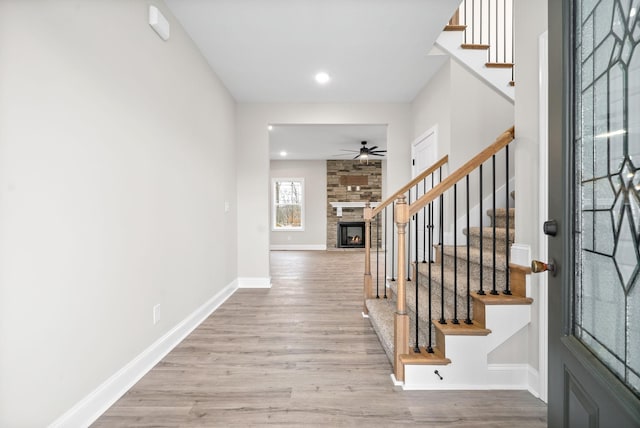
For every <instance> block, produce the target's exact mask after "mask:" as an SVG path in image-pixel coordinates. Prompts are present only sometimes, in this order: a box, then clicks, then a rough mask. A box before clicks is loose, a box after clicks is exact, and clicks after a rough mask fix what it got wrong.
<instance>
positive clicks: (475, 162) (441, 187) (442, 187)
mask: <svg viewBox="0 0 640 428" xmlns="http://www.w3.org/2000/svg"><path fill="white" fill-rule="evenodd" d="M514 137H515V128H514V127H513V126H512V127H511V128H509V129H507V130H506V131H504V132H503V133H502V134H500V136H499V137H498V138H497V139H496V141H494V142H493V144H491V145H490V146H489V147H487V148H486V149H484V150H483V151H481V152H480V153H478V154H477V155H476V156H474V157H473V158H472V159H471V160H470V161H469V162H467V163H465V164H464V165H462V166H461V167H460V168H458V169H457V170H456V171H455V172H453V173H451V174H449V175H448V176H447V178H445V179H444V180H442V181H441V182H440V183H438V184H437V185H436V187H434V188H433V189H431V190H429V191H428V192H427V193H425V194H424V195H422V196H421V197H420V198H419V199H417V200H416V201H415V202H414V203H412V204H411V205H410V206H409V217H411V216H412V215H414V214H415V213H417V212H418V211H420V210H421V209H422V208H423V207H424V206H426V205H427V204H428V203H430V202H432V201H433V200H434V199H436V198H437V197H438V196H440V195H441V194H443V193H444V192H446V191H447V190H448V189H449V188H451V187H453V185H454V184H456V183H457V182H458V181H460V180H462V179H463V178H464V177H466V176H467V175H468V174H470V173H471V172H472V171H473V170H474V169H476V168H477V167H479V166H480V165H481V164H482V163H484V162H485V161H487V160H488V159H490V158H491V156H493V155H495V154H496V153H498V152H499V151H500V150H501V149H502V148H503V147H505V146H506V145H507V144H509V143H510V142H511V141H513V139H514Z"/></svg>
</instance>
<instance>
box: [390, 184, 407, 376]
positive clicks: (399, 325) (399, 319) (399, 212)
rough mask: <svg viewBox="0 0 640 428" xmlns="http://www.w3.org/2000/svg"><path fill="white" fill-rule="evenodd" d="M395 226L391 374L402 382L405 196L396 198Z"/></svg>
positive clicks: (405, 311)
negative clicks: (395, 245)
mask: <svg viewBox="0 0 640 428" xmlns="http://www.w3.org/2000/svg"><path fill="white" fill-rule="evenodd" d="M395 217H396V226H397V229H398V291H397V293H396V297H397V306H396V314H395V320H394V321H395V322H394V329H395V335H394V347H393V353H394V355H393V374H394V375H395V377H396V380H398V381H404V364H402V362H401V361H400V356H401V355H403V354H408V353H409V315H407V307H406V306H407V303H406V277H407V275H406V272H405V268H406V266H407V253H406V249H407V244H406V235H405V234H406V229H407V223H409V205H407V202H406V201H405V196H404V195H401V196H398V199H397V201H396V208H395Z"/></svg>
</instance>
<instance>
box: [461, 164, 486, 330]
mask: <svg viewBox="0 0 640 428" xmlns="http://www.w3.org/2000/svg"><path fill="white" fill-rule="evenodd" d="M470 214H471V213H470V211H469V174H467V319H466V320H464V323H465V324H471V274H470V271H469V260H470V258H471V257H470V248H471V229H470V228H469V225H470V223H469V217H470ZM480 230H482V229H480Z"/></svg>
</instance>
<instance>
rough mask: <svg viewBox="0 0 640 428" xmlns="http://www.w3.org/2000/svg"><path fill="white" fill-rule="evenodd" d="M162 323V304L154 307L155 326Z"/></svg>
mask: <svg viewBox="0 0 640 428" xmlns="http://www.w3.org/2000/svg"><path fill="white" fill-rule="evenodd" d="M158 322H160V303H158V304H157V305H155V306H154V307H153V325H156V324H158Z"/></svg>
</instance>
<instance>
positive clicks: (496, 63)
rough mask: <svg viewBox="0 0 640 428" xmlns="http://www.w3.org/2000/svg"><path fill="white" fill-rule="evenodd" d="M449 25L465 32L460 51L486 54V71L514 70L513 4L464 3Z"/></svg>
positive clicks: (492, 0)
mask: <svg viewBox="0 0 640 428" xmlns="http://www.w3.org/2000/svg"><path fill="white" fill-rule="evenodd" d="M449 25H452V26H459V27H460V29H464V44H463V47H467V48H469V49H486V50H487V67H512V69H513V58H514V37H513V34H514V32H513V0H463V1H462V3H461V4H460V7H459V8H458V10H456V13H455V14H454V15H453V17H452V18H451V20H450V21H449ZM512 80H513V76H512Z"/></svg>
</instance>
